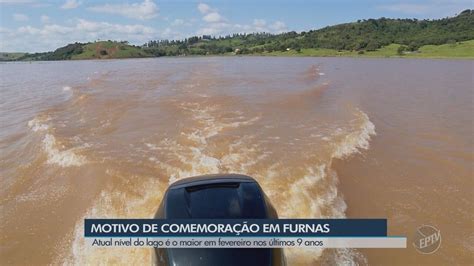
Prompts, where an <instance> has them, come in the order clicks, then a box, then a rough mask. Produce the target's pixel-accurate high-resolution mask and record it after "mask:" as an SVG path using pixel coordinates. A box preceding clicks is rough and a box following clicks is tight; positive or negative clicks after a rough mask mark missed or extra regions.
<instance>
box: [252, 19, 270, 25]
mask: <svg viewBox="0 0 474 266" xmlns="http://www.w3.org/2000/svg"><path fill="white" fill-rule="evenodd" d="M253 25H254V26H255V27H265V26H266V25H267V22H266V21H265V20H264V19H254V20H253Z"/></svg>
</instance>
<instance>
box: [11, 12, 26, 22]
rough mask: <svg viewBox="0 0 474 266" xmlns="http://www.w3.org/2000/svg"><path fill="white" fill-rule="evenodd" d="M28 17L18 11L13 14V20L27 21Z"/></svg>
mask: <svg viewBox="0 0 474 266" xmlns="http://www.w3.org/2000/svg"><path fill="white" fill-rule="evenodd" d="M28 19H29V18H28V16H27V15H25V14H20V13H15V14H13V20H14V21H19V22H22V21H28Z"/></svg>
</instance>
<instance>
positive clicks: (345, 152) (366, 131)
mask: <svg viewBox="0 0 474 266" xmlns="http://www.w3.org/2000/svg"><path fill="white" fill-rule="evenodd" d="M358 116H359V122H360V123H361V124H360V127H359V129H358V130H356V131H354V132H351V133H349V134H348V135H346V136H345V137H344V138H343V139H342V141H341V142H339V143H337V144H336V145H337V146H336V148H335V150H334V152H333V157H334V158H339V159H342V158H345V157H347V156H349V155H351V154H354V153H358V152H359V150H360V149H364V150H367V149H368V148H369V141H370V138H371V136H375V135H376V132H375V125H374V124H373V123H372V122H371V121H370V120H369V117H368V116H367V114H365V113H364V112H362V111H360V110H359V111H358Z"/></svg>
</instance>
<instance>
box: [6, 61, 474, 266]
mask: <svg viewBox="0 0 474 266" xmlns="http://www.w3.org/2000/svg"><path fill="white" fill-rule="evenodd" d="M0 66H1V93H2V97H1V102H0V108H1V109H0V122H1V124H2V130H1V132H0V149H1V154H0V156H1V157H0V159H1V161H0V165H1V170H0V173H1V184H2V186H1V189H0V192H1V201H0V204H1V210H2V211H1V217H2V224H1V225H0V228H1V236H0V237H1V247H2V248H1V251H0V252H1V256H2V260H4V261H6V262H7V263H9V264H10V263H11V264H25V263H33V262H34V263H71V264H84V263H116V264H130V263H133V264H141V263H143V261H148V259H149V256H150V254H149V250H145V249H140V250H132V249H120V248H116V249H91V248H88V247H86V246H85V245H84V241H83V239H82V231H81V230H82V227H83V224H82V220H83V218H84V217H104V218H105V217H114V218H115V217H121V218H141V217H143V218H149V217H152V216H153V214H154V212H155V210H156V208H157V206H158V205H159V202H160V200H161V197H162V193H163V192H164V191H165V189H166V188H167V186H168V184H169V183H171V182H173V181H175V180H178V179H180V178H184V177H188V176H193V175H200V174H209V173H243V174H248V175H251V176H253V177H255V178H256V179H257V180H258V181H259V183H260V184H261V186H262V187H263V189H264V190H265V191H266V193H267V194H268V195H269V197H270V199H271V200H272V202H273V204H274V205H275V207H276V208H277V211H278V213H279V215H280V217H298V218H308V217H318V218H324V217H336V218H343V217H346V211H347V208H349V209H348V210H349V215H351V216H356V217H377V218H378V217H387V218H388V219H389V227H390V228H391V229H392V228H393V230H394V232H396V233H398V234H401V235H407V236H408V235H409V234H410V233H411V231H410V230H411V229H412V228H409V227H407V221H411V223H410V225H411V224H416V223H425V222H426V223H433V224H436V225H438V227H439V228H441V230H442V232H443V230H444V232H448V231H449V232H450V233H452V235H453V236H456V235H463V236H465V234H466V232H471V234H472V230H470V229H469V228H470V226H472V222H471V221H472V220H473V217H472V214H471V213H473V212H472V210H473V208H472V203H471V201H470V200H469V189H470V188H472V162H473V158H472V150H473V143H472V135H473V134H472V133H473V127H472V118H471V114H472V111H473V110H472V109H473V106H472V96H473V94H472V87H473V86H472V73H471V72H470V70H469V68H470V69H471V70H472V62H470V61H459V62H451V61H428V60H382V59H375V60H368V59H320V58H258V57H249V58H187V59H174V58H167V59H141V60H118V61H113V60H111V61H77V62H48V63H32V64H23V63H14V64H2V65H0ZM323 72H324V73H323ZM448 73H449V74H448ZM453 73H455V74H453ZM336 161H337V162H336ZM335 162H336V164H337V165H336V166H337V167H336V168H335V167H334V166H335V165H334V163H335ZM336 169H337V171H336ZM421 171H423V172H422V173H421ZM440 173H443V174H440ZM421 174H423V175H421ZM338 175H339V177H338ZM417 177H422V179H423V180H424V181H420V179H421V178H418V179H414V178H417ZM340 178H343V180H341V185H342V186H341V185H340V184H339V182H340V180H339V179H340ZM423 182H425V183H427V184H428V185H426V184H424V183H423ZM422 183H423V184H422ZM424 189H428V190H430V191H434V193H431V194H430V193H426V191H424ZM446 193H451V195H452V194H453V193H456V195H457V197H452V198H449V199H447V198H443V199H441V198H440V196H441V195H443V194H446ZM343 195H347V197H343ZM421 195H422V196H423V198H421V199H420V196H421ZM345 198H346V199H345ZM376 203H379V204H376ZM452 204H456V205H455V206H456V210H457V211H450V210H451V209H452V206H453V205H452ZM413 208H415V209H418V212H416V211H412V210H414V209H413ZM439 208H441V209H439ZM444 208H445V209H444ZM420 210H423V211H420ZM448 211H450V212H451V213H450V215H451V217H452V219H456V221H457V224H456V226H454V225H452V224H450V223H449V222H448V221H446V220H444V219H443V218H442V217H443V215H441V212H448ZM415 228H416V226H414V227H413V229H415ZM471 229H472V227H471ZM443 241H450V240H449V239H448V240H443ZM472 241H473V237H472V235H471V236H469V237H468V239H467V240H464V241H463V242H461V241H459V240H457V238H456V237H452V239H451V243H450V244H449V246H448V244H446V246H448V247H446V246H445V248H444V251H443V257H442V258H437V259H438V262H439V263H442V264H445V263H449V262H459V263H462V262H464V261H466V262H467V261H468V260H469V259H470V255H469V252H470V251H469V250H471V251H472V247H473V243H472ZM39 247H41V248H39ZM456 250H457V251H456ZM387 252H388V253H387ZM397 252H399V254H398V253H397V254H395V255H393V254H392V253H390V251H380V250H379V251H364V250H363V251H357V250H350V249H343V250H324V251H323V250H296V249H289V250H287V251H286V254H287V257H288V261H289V262H290V263H291V264H292V265H298V264H301V265H307V264H320V263H323V264H325V263H328V264H333V263H344V262H349V263H351V262H355V263H359V264H366V263H367V262H371V261H374V262H378V263H383V262H384V260H383V258H380V257H383V256H380V255H381V254H385V255H387V254H388V256H392V255H393V257H394V259H395V260H392V261H393V262H397V261H398V262H400V263H403V262H414V261H420V259H423V258H420V255H419V254H415V253H413V252H412V251H411V250H410V249H407V250H399V251H397ZM24 254H28V256H24ZM454 254H455V256H456V257H454Z"/></svg>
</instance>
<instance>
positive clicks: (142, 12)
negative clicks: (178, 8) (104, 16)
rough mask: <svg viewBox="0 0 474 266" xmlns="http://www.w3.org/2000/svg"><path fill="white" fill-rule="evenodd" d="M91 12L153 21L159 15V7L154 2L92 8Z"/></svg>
mask: <svg viewBox="0 0 474 266" xmlns="http://www.w3.org/2000/svg"><path fill="white" fill-rule="evenodd" d="M89 10H91V11H95V12H101V13H109V14H117V15H121V16H124V17H129V18H134V19H140V20H145V19H151V18H154V17H156V16H157V15H158V6H157V5H156V4H155V3H154V2H153V1H152V0H145V1H143V2H142V3H133V4H105V5H100V6H93V7H90V8H89Z"/></svg>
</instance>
